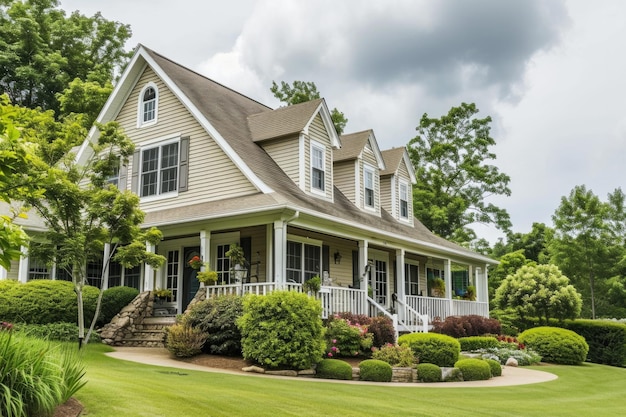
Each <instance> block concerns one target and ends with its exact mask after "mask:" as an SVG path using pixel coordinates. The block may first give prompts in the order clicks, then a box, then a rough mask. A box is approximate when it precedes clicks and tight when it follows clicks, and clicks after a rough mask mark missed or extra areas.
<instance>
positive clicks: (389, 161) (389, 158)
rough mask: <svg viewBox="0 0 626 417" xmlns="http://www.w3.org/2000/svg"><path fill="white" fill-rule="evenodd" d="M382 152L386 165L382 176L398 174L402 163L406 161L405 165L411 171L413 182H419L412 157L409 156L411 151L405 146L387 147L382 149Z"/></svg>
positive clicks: (381, 173)
mask: <svg viewBox="0 0 626 417" xmlns="http://www.w3.org/2000/svg"><path fill="white" fill-rule="evenodd" d="M381 153H382V155H383V159H384V161H385V167H386V168H385V169H384V170H382V171H381V172H380V175H381V176H385V175H394V174H396V173H397V172H398V168H400V163H401V162H402V161H404V165H406V169H407V170H408V171H409V177H410V178H411V183H412V184H415V183H416V182H417V178H416V177H415V169H414V168H413V164H412V163H411V158H409V153H408V152H407V150H406V148H405V147H402V148H392V149H387V150H384V151H382V152H381Z"/></svg>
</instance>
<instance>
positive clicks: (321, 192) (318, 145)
mask: <svg viewBox="0 0 626 417" xmlns="http://www.w3.org/2000/svg"><path fill="white" fill-rule="evenodd" d="M314 149H317V150H319V151H322V171H323V174H324V176H323V178H322V179H323V185H324V188H323V189H321V190H320V189H319V188H315V187H314V186H313V150H314ZM309 165H310V169H309V189H310V190H311V192H312V193H314V194H318V195H321V196H324V197H326V188H327V187H328V184H327V181H326V146H324V144H322V143H319V142H316V141H313V140H312V141H311V145H310V149H309Z"/></svg>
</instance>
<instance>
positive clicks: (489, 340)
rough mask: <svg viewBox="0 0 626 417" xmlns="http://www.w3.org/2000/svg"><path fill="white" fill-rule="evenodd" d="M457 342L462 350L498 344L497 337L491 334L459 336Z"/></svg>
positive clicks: (496, 345)
mask: <svg viewBox="0 0 626 417" xmlns="http://www.w3.org/2000/svg"><path fill="white" fill-rule="evenodd" d="M458 340H459V343H460V344H461V350H462V351H463V352H473V351H476V350H479V349H489V348H495V347H498V346H499V345H500V342H499V341H498V339H496V338H495V337H493V336H469V337H460V338H459V339H458Z"/></svg>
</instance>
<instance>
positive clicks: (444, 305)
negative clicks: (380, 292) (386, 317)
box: [406, 295, 489, 320]
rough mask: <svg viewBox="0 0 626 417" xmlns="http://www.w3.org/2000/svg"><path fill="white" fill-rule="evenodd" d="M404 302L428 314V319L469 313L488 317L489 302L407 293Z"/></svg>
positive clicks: (443, 318)
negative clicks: (419, 295)
mask: <svg viewBox="0 0 626 417" xmlns="http://www.w3.org/2000/svg"><path fill="white" fill-rule="evenodd" d="M450 301H452V302H450ZM406 303H407V304H408V306H409V307H411V308H412V309H413V310H415V311H417V312H418V313H420V314H426V315H428V317H429V318H430V319H434V318H439V319H440V320H445V319H446V317H448V316H467V315H470V314H476V315H479V316H483V317H489V303H486V302H480V301H467V300H449V299H447V298H433V297H418V296H416V295H407V296H406Z"/></svg>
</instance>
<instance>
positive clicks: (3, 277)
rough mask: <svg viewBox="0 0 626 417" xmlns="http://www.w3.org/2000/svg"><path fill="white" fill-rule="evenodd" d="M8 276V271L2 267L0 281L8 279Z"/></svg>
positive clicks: (0, 268)
mask: <svg viewBox="0 0 626 417" xmlns="http://www.w3.org/2000/svg"><path fill="white" fill-rule="evenodd" d="M8 275H9V274H8V271H7V270H6V269H4V267H3V266H0V280H3V279H7V276H8Z"/></svg>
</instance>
